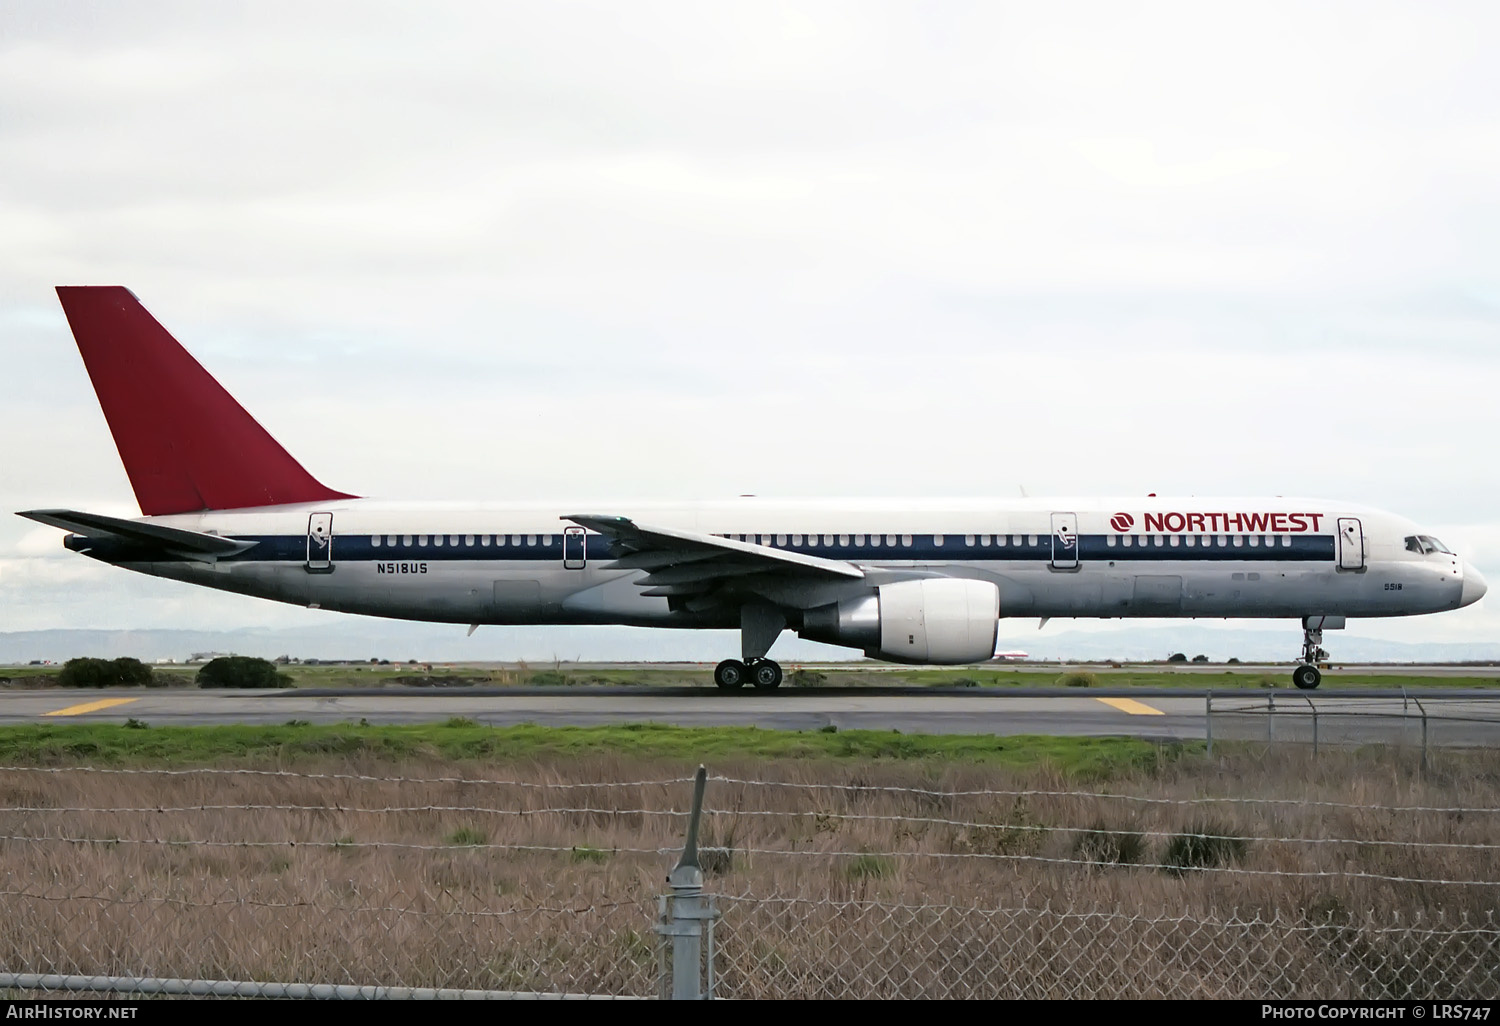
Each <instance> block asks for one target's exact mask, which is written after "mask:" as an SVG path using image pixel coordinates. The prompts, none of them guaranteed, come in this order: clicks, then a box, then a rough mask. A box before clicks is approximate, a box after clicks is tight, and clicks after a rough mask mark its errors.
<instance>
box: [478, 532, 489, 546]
mask: <svg viewBox="0 0 1500 1026" xmlns="http://www.w3.org/2000/svg"><path fill="white" fill-rule="evenodd" d="M479 544H480V545H481V546H483V547H484V548H489V547H490V536H489V535H487V534H481V535H480V536H479Z"/></svg>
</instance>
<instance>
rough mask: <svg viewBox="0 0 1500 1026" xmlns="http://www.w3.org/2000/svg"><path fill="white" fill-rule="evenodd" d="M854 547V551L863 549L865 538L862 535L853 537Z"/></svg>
mask: <svg viewBox="0 0 1500 1026" xmlns="http://www.w3.org/2000/svg"><path fill="white" fill-rule="evenodd" d="M854 547H855V548H856V549H862V548H864V547H865V536H864V535H862V534H856V535H855V536H854Z"/></svg>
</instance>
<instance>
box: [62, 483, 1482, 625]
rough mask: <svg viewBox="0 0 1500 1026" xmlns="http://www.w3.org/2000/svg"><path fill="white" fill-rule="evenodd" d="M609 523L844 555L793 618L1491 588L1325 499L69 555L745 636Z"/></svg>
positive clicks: (823, 513)
mask: <svg viewBox="0 0 1500 1026" xmlns="http://www.w3.org/2000/svg"><path fill="white" fill-rule="evenodd" d="M601 511H607V512H609V513H611V514H619V515H625V516H629V517H632V518H634V519H638V520H639V521H641V522H649V523H650V524H652V525H655V526H659V527H663V528H676V529H680V530H690V531H695V532H700V533H703V534H713V535H718V536H721V537H728V538H731V539H734V540H736V541H748V542H752V543H754V544H757V545H763V546H769V547H775V548H779V549H783V550H786V551H791V552H797V553H805V554H809V555H813V556H818V557H823V558H826V559H833V560H840V561H845V562H848V563H852V564H854V565H857V566H859V567H863V568H865V569H866V571H867V573H868V574H869V580H868V581H849V582H834V583H820V584H817V585H815V586H813V587H811V588H810V589H808V590H805V591H795V590H794V591H793V592H788V593H786V594H783V595H778V596H776V597H775V601H777V602H778V603H779V604H781V605H784V606H787V607H791V608H798V607H800V608H810V607H812V606H814V605H821V604H824V603H827V602H830V601H836V600H838V599H839V598H840V597H843V596H845V595H852V594H854V593H857V592H858V591H860V590H868V588H869V587H870V582H881V581H897V580H902V579H909V578H922V577H957V578H970V579H975V580H982V581H989V582H992V583H993V584H995V585H996V587H997V588H998V590H999V593H1000V615H1001V616H1036V617H1144V616H1149V617H1304V616H1317V615H1325V616H1347V617H1361V616H1401V615H1408V614H1416V613H1430V612H1437V611H1441V610H1447V609H1456V608H1458V607H1460V606H1462V605H1466V604H1468V602H1472V601H1474V600H1475V599H1476V598H1477V597H1478V595H1480V594H1482V593H1483V587H1484V585H1483V582H1482V580H1481V579H1480V578H1479V577H1478V575H1477V574H1475V573H1474V572H1473V571H1472V570H1471V569H1469V568H1468V567H1466V566H1465V565H1464V563H1463V561H1462V560H1460V559H1458V558H1457V557H1456V556H1454V555H1452V554H1451V553H1448V552H1446V551H1442V550H1438V551H1421V549H1420V548H1419V547H1416V546H1412V545H1411V544H1410V542H1411V540H1412V539H1413V538H1414V537H1416V536H1418V535H1419V533H1420V532H1419V529H1418V527H1417V526H1416V525H1415V524H1414V523H1412V522H1410V521H1408V520H1405V519H1403V518H1401V517H1397V516H1394V515H1392V514H1389V513H1383V512H1380V511H1377V510H1371V509H1365V508H1359V507H1353V506H1348V505H1344V504H1337V503H1329V502H1325V501H1323V500H1316V499H1281V498H1277V499H1232V498H1231V499H1161V498H1154V497H1153V498H1150V499H1146V500H1141V499H1022V500H951V501H933V502H926V503H920V504H913V503H912V502H910V501H902V502H899V503H897V502H872V501H866V502H851V501H812V502H774V501H768V500H761V499H740V500H732V501H727V502H706V503H682V504H676V505H652V504H644V503H624V504H616V503H597V504H588V505H579V504H575V505H570V506H567V507H561V506H558V505H556V504H552V505H542V504H504V505H490V506H470V507H456V506H453V507H449V506H436V505H403V504H397V503H390V502H383V501H377V500H371V499H351V500H341V501H335V502H329V503H323V504H318V505H300V506H280V507H274V508H264V509H248V510H236V511H229V512H204V513H195V514H181V515H174V516H166V517H154V518H147V521H149V522H151V523H159V524H164V525H168V526H172V527H179V528H184V529H186V530H191V531H196V532H201V533H211V534H218V535H221V536H225V537H231V538H236V539H241V540H245V541H250V540H253V541H254V542H255V544H254V545H253V546H252V547H250V548H249V549H248V550H247V551H245V552H243V553H240V554H237V555H234V556H231V557H227V558H221V559H218V560H217V561H206V560H204V559H202V558H198V559H181V560H177V559H171V560H163V559H161V558H159V556H158V558H153V559H148V560H143V559H141V557H140V553H138V552H135V553H133V552H132V550H131V548H130V546H129V545H128V544H110V543H107V542H101V541H99V540H97V539H83V538H79V537H77V536H75V537H73V538H70V540H69V545H70V547H73V548H77V549H79V550H80V551H86V552H88V554H90V555H92V556H94V557H95V558H99V559H102V560H104V561H106V562H110V563H115V564H117V565H120V566H124V567H127V568H129V569H132V570H137V571H140V572H143V573H148V574H153V575H156V576H160V577H169V578H173V579H176V580H181V581H188V582H191V583H194V584H200V585H206V586H209V587H213V588H219V589H223V590H226V591H233V592H240V593H243V594H247V595H255V596H260V597H262V598H268V599H274V600H277V601H281V602H291V603H296V604H299V605H305V606H310V607H316V608H322V609H331V610H340V611H344V612H350V613H364V614H368V615H373V616H386V617H397V618H402V619H413V620H428V621H441V622H450V623H466V624H585V623H588V624H631V625H638V626H682V627H737V626H739V624H740V621H739V620H738V618H737V616H738V614H737V613H735V614H733V615H731V614H730V613H728V612H726V611H723V610H715V609H712V608H691V607H690V606H687V605H684V604H683V603H677V602H674V601H673V599H672V598H671V596H669V595H650V594H644V593H643V591H647V590H649V589H643V588H642V587H641V586H640V585H639V584H638V583H637V582H638V581H639V580H640V579H641V577H642V576H643V571H641V570H636V569H611V567H610V564H611V562H612V556H611V554H610V552H609V539H608V538H606V537H605V536H603V535H600V534H596V533H593V532H592V531H585V530H584V529H583V528H581V527H577V526H573V525H571V524H569V523H568V522H567V521H566V519H565V518H566V517H567V516H570V515H582V514H590V513H598V512H601ZM143 522H146V521H143ZM1422 537H1424V538H1425V537H1426V536H1422ZM1466 582H1467V587H1466ZM791 626H793V628H794V629H795V627H796V624H795V622H793V623H792V624H791Z"/></svg>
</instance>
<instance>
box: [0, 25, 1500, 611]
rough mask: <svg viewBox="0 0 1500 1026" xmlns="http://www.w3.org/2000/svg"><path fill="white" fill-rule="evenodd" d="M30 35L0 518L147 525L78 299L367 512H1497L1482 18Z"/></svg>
mask: <svg viewBox="0 0 1500 1026" xmlns="http://www.w3.org/2000/svg"><path fill="white" fill-rule="evenodd" d="M14 6H15V10H14V11H13V12H12V15H11V17H10V24H11V31H9V32H8V33H7V35H6V36H5V38H4V39H3V40H0V125H3V126H4V127H3V129H0V131H3V137H0V142H3V144H4V145H3V146H0V181H3V182H4V183H5V186H4V188H3V189H0V229H3V231H4V233H5V237H6V239H7V242H8V243H9V244H8V245H7V246H6V247H4V248H3V250H0V337H3V345H4V356H5V361H6V362H5V378H6V382H7V384H8V385H9V386H10V387H9V389H8V390H7V394H6V396H5V402H4V403H3V404H0V433H3V437H5V438H6V439H8V440H15V439H19V440H20V443H19V444H10V443H8V444H7V450H6V458H5V462H4V463H3V464H0V499H3V500H4V503H5V508H7V509H22V508H32V507H39V506H48V505H71V506H87V507H88V508H92V509H104V506H103V505H101V503H108V504H110V508H113V509H123V510H126V511H128V510H129V509H130V506H129V502H130V498H131V493H130V490H129V486H128V482H127V481H126V479H125V476H124V474H123V473H122V471H121V469H120V467H119V462H118V458H117V457H116V455H115V452H114V449H113V445H112V443H111V440H110V437H109V435H108V431H107V428H106V426H105V424H104V422H103V418H102V417H101V416H100V414H99V412H98V408H97V405H96V404H95V402H94V399H93V396H92V394H91V390H90V388H89V384H88V380H87V377H86V375H84V374H83V373H82V368H81V366H80V364H79V361H78V359H77V356H76V354H75V353H74V352H73V351H72V348H71V343H70V340H69V338H68V335H67V330H66V325H65V323H64V320H63V318H62V316H61V313H60V311H59V310H58V308H57V305H56V302H55V299H54V298H53V296H52V294H51V287H52V286H53V285H55V284H58V283H60V282H120V283H124V284H128V285H130V286H131V287H132V288H134V289H135V290H136V291H137V292H138V294H140V296H141V297H142V299H143V300H144V301H145V303H146V304H147V306H148V307H149V308H151V309H152V310H153V311H154V312H155V313H157V314H158V316H159V317H161V318H162V320H163V321H164V322H166V323H167V324H168V326H169V327H170V328H171V329H172V330H173V331H174V332H175V333H177V335H178V337H179V338H181V339H182V340H183V341H184V342H185V343H186V344H187V345H188V346H189V348H190V349H191V350H192V351H193V352H194V353H196V354H197V355H198V356H199V357H200V359H202V360H203V362H204V363H205V365H207V366H208V367H209V369H210V370H211V371H212V372H213V373H214V374H215V375H216V376H218V377H220V379H221V380H222V381H223V382H224V383H225V385H226V387H228V388H229V389H230V390H231V391H232V392H233V393H234V394H235V395H236V396H238V397H239V398H240V399H241V401H242V402H243V403H244V404H245V405H246V406H247V408H249V409H250V410H252V411H253V412H254V413H255V415H256V416H257V417H258V418H260V419H261V420H262V421H263V422H264V423H265V424H266V425H267V426H268V428H269V429H270V430H271V431H272V432H273V434H275V435H276V436H277V437H278V438H280V439H281V440H282V441H283V442H284V443H285V444H286V445H287V446H288V448H289V449H291V450H292V451H293V452H295V453H296V454H297V455H298V456H299V458H301V459H302V460H303V462H304V463H306V464H307V465H308V466H309V467H310V468H311V469H313V471H314V472H315V473H316V474H318V475H319V476H321V477H323V478H324V479H326V480H328V481H330V482H332V483H334V484H336V485H338V486H341V487H345V488H350V489H352V490H355V491H360V492H363V493H371V494H382V495H402V494H408V495H418V496H435V497H436V496H441V497H451V498H465V497H472V498H475V499H501V498H519V497H525V498H538V497H544V496H547V495H568V496H580V495H594V496H603V497H605V498H608V497H609V496H611V495H615V496H623V497H626V498H630V497H649V496H655V495H670V496H672V497H680V498H689V497H694V496H704V497H715V496H720V495H732V494H738V493H740V492H745V491H754V492H759V493H762V494H778V495H788V496H790V495H798V494H810V495H835V494H854V495H920V496H933V495H939V494H945V493H951V494H963V495H982V494H995V495H1000V496H1008V495H1012V494H1015V493H1016V491H1017V490H1018V489H1017V485H1018V484H1024V485H1025V486H1026V487H1027V488H1028V490H1029V491H1030V492H1031V494H1034V495H1035V494H1046V493H1052V494H1101V493H1103V494H1108V493H1122V494H1143V493H1145V492H1148V491H1155V492H1159V493H1167V492H1183V493H1196V494H1207V493H1213V492H1218V493H1241V494H1243V493H1267V494H1312V495H1325V496H1330V497H1332V498H1343V499H1347V500H1349V501H1354V502H1361V503H1368V504H1371V505H1376V506H1382V507H1387V508H1391V509H1393V510H1395V511H1397V512H1401V513H1404V514H1406V515H1409V516H1412V517H1413V518H1415V519H1418V520H1419V521H1422V522H1424V523H1428V522H1431V523H1465V522H1469V521H1478V520H1482V519H1483V516H1484V513H1483V512H1482V511H1485V510H1488V509H1490V508H1493V507H1495V506H1496V505H1497V504H1500V482H1497V480H1496V478H1495V476H1494V475H1491V474H1488V473H1485V472H1483V470H1482V468H1476V465H1475V462H1474V458H1473V455H1472V450H1473V446H1474V440H1475V439H1484V438H1487V437H1489V436H1491V435H1492V434H1493V433H1494V428H1495V423H1494V417H1493V414H1492V409H1493V406H1494V401H1493V400H1494V396H1495V394H1496V391H1497V387H1500V350H1496V348H1495V347H1494V345H1493V339H1494V337H1495V331H1496V328H1497V327H1500V283H1497V276H1500V241H1497V240H1500V211H1497V209H1496V207H1495V205H1494V203H1493V202H1492V194H1493V182H1494V181H1495V179H1496V177H1497V175H1500V122H1497V121H1496V119H1495V117H1494V114H1493V104H1492V101H1491V97H1492V96H1493V95H1494V94H1495V91H1496V88H1497V86H1500V82H1497V77H1500V71H1497V70H1496V68H1495V65H1494V62H1493V61H1492V60H1491V59H1490V57H1489V54H1488V53H1487V52H1486V50H1485V48H1484V40H1485V39H1487V38H1490V37H1492V36H1493V35H1494V33H1495V30H1496V29H1497V28H1500V24H1497V22H1500V11H1497V9H1495V8H1493V7H1492V5H1484V4H1472V5H1457V6H1451V7H1441V8H1438V7H1432V6H1430V5H1429V6H1426V7H1413V6H1411V5H1406V4H1361V5H1359V6H1358V7H1352V6H1349V7H1341V6H1339V5H1331V6H1323V7H1317V8H1311V9H1309V8H1308V7H1307V6H1306V5H1301V4H1297V5H1292V4H1281V5H1278V4H1271V5H1262V6H1260V7H1256V8H1253V9H1249V8H1247V9H1243V10H1229V9H1225V8H1220V7H1205V6H1203V5H1199V4H1186V3H1184V4H1158V5H1148V6H1146V7H1140V8H1131V9H1129V10H1126V9H1125V8H1121V7H1119V6H1118V5H1113V4H1062V5H1047V6H1043V7H1036V6H1035V5H1032V6H1027V5H1019V4H974V5H961V4H960V5H945V6H944V7H942V8H941V9H938V8H934V9H931V10H928V9H924V8H921V7H919V6H909V5H894V4H864V3H862V4H858V5H852V4H837V3H826V4H757V5H749V6H734V5H694V4H678V3H642V4H632V5H630V7H629V8H628V9H627V8H622V7H619V6H617V5H611V4H570V5H566V6H561V7H551V6H545V5H543V6H538V5H527V4H496V5H486V6H483V7H475V6H473V5H467V4H457V5H446V4H434V5H425V6H424V7H423V8H422V9H421V11H420V13H419V12H418V11H417V10H416V9H415V8H410V7H407V6H405V5H381V4H361V5H357V6H354V5H338V4H334V5H322V4H320V5H314V6H311V7H309V6H307V5H282V4H275V3H271V4H254V5H233V4H231V5H213V6H204V5H198V4H153V5H146V6H144V7H142V6H137V7H135V8H132V9H131V10H130V11H128V12H127V11H124V10H121V9H119V8H117V7H116V6H115V5H109V4H99V5H89V4H83V5H64V6H59V5H55V4H42V3H38V4H25V3H23V4H19V5H14ZM1288 26H1295V30H1289V27H1288ZM27 532H33V528H32V527H30V526H28V525H26V524H25V522H23V521H15V522H14V523H9V522H7V523H3V524H0V552H4V553H7V554H10V555H11V556H20V555H22V553H21V551H20V550H19V549H18V546H22V545H25V546H30V545H33V544H38V542H37V541H36V539H37V538H38V537H39V536H37V535H36V534H35V533H34V532H33V533H30V534H28V533H27ZM1472 539H1473V540H1472V545H1473V550H1474V552H1475V554H1476V555H1475V558H1476V559H1477V560H1478V561H1479V562H1480V565H1481V569H1483V570H1485V572H1486V573H1490V575H1491V576H1492V577H1493V578H1495V579H1497V580H1500V529H1497V527H1496V526H1495V525H1483V524H1476V525H1475V526H1474V528H1473V534H1472ZM47 559H48V564H47V565H49V566H50V565H53V564H54V563H58V564H59V565H60V562H59V561H60V560H61V559H62V557H61V556H49V557H47ZM39 572H40V571H38V573H39ZM31 573H32V571H27V574H31ZM116 576H117V577H118V578H119V580H120V583H119V584H118V588H119V589H120V591H119V592H118V593H117V598H118V600H119V603H120V604H119V605H117V606H113V607H109V606H105V605H102V604H101V605H96V606H92V607H90V609H91V612H90V613H89V614H88V615H89V616H91V617H104V618H109V617H117V616H122V615H130V616H135V617H139V618H142V622H143V623H144V622H150V623H152V624H156V623H161V622H164V621H161V620H160V619H159V618H160V617H170V616H177V615H188V616H192V617H198V618H201V617H203V616H228V617H241V616H249V617H253V616H254V615H256V614H254V613H251V612H248V610H250V609H251V607H252V606H253V605H254V604H253V603H252V604H251V605H241V604H240V603H242V602H243V601H244V600H232V604H230V605H215V604H213V603H212V602H208V603H207V604H206V605H204V606H203V607H201V609H197V608H195V609H189V610H186V611H184V610H183V609H182V608H180V607H176V606H173V605H172V604H171V600H170V599H168V598H166V597H165V596H166V595H167V593H166V592H160V591H156V590H153V589H156V588H158V587H160V586H161V583H160V582H148V581H145V580H144V579H138V578H135V577H133V576H129V575H120V574H117V575H116ZM10 579H15V580H19V579H21V576H20V571H18V570H15V571H11V572H10ZM25 579H26V580H27V581H29V582H31V583H29V584H28V586H27V587H28V588H37V589H41V588H42V585H41V584H40V583H38V579H37V578H36V577H35V576H27V577H26V578H25ZM171 587H173V588H176V587H180V586H175V585H173V586H171ZM5 594H6V597H5V600H4V604H3V605H0V619H3V620H4V621H5V622H7V623H10V622H14V621H15V620H17V619H18V618H20V617H23V616H24V617H26V618H28V620H29V621H42V620H46V618H47V617H48V616H51V617H53V619H54V621H55V622H56V623H58V624H61V623H65V622H73V619H76V618H77V616H78V615H79V614H78V613H77V609H78V608H79V607H77V606H76V605H69V604H68V602H67V600H66V599H65V598H64V597H62V596H61V595H60V594H56V595H55V593H54V592H49V591H45V589H42V590H35V591H26V590H21V589H13V590H10V591H7V592H6V593H5ZM54 595H55V597H56V603H57V604H56V605H49V603H52V602H53V601H54V600H53V598H48V597H46V596H54ZM49 609H50V610H52V612H50V613H49V612H48V611H47V610H49ZM266 615H271V614H270V613H267V614H266ZM276 615H281V613H280V612H278V613H277V614H276ZM1454 615H1455V616H1457V614H1454ZM70 618H72V619H70ZM1422 622H1427V621H1422ZM1432 622H1434V623H1436V622H1437V621H1436V620H1434V621H1432ZM1444 622H1448V621H1444ZM1451 622H1453V623H1464V624H1469V623H1472V625H1473V626H1472V630H1473V631H1475V632H1476V635H1477V633H1478V632H1480V631H1482V630H1487V629H1488V628H1487V627H1486V626H1484V625H1482V624H1481V623H1480V622H1479V621H1477V620H1473V621H1470V620H1458V619H1455V620H1453V621H1451ZM1403 629H1405V628H1403ZM1412 629H1419V628H1412ZM1434 629H1436V628H1434ZM1444 629H1445V630H1446V628H1444ZM1455 629H1457V628H1455ZM1464 629H1470V628H1464Z"/></svg>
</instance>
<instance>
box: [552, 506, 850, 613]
mask: <svg viewBox="0 0 1500 1026" xmlns="http://www.w3.org/2000/svg"><path fill="white" fill-rule="evenodd" d="M562 519H564V520H571V521H572V522H573V523H575V524H578V525H580V526H581V527H586V528H588V529H589V530H592V531H598V532H599V533H600V534H603V535H606V536H607V537H609V538H611V539H613V540H614V541H615V542H616V543H617V550H618V549H623V550H624V551H623V553H621V554H619V555H617V556H616V558H615V560H614V562H612V563H610V564H608V565H607V567H606V569H610V570H645V571H647V573H646V576H645V577H643V578H642V579H641V581H640V582H639V583H640V585H641V587H643V588H645V589H646V590H645V591H644V592H643V594H645V595H652V596H674V595H684V596H686V595H701V594H703V593H705V592H707V591H710V590H711V589H713V588H715V587H717V586H719V585H721V584H724V583H727V582H729V581H731V580H733V579H735V578H747V577H750V576H752V575H765V574H772V575H775V576H777V577H783V578H785V577H797V578H802V579H808V578H812V579H821V580H824V581H848V580H860V579H862V578H863V577H864V576H865V572H864V571H863V570H862V569H860V568H859V567H857V566H855V565H854V564H853V563H847V562H845V561H843V560H840V559H824V558H822V557H821V556H810V555H807V554H805V553H801V552H787V551H786V550H784V549H777V548H772V547H770V546H767V545H754V544H751V543H749V542H742V541H735V540H733V539H730V538H720V537H719V536H717V535H712V534H700V533H699V532H697V531H683V530H679V529H677V528H666V527H652V526H649V525H647V524H638V523H636V522H635V521H634V520H631V519H630V518H629V517H616V516H602V515H595V514H578V515H576V516H566V517H563V518H562Z"/></svg>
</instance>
